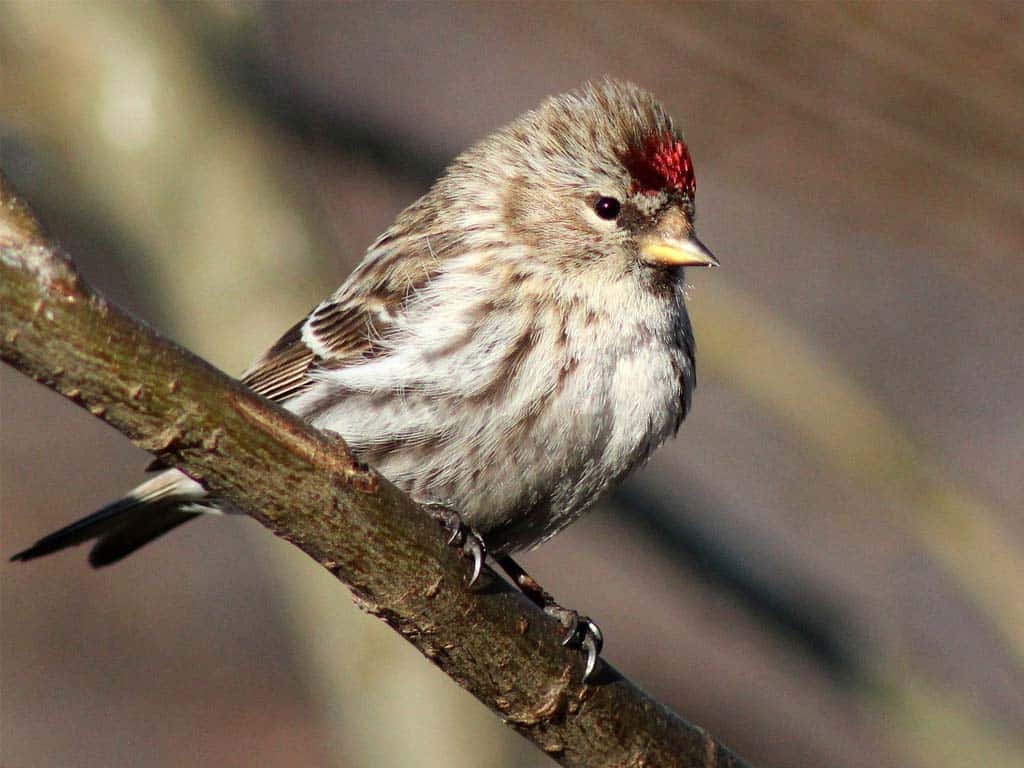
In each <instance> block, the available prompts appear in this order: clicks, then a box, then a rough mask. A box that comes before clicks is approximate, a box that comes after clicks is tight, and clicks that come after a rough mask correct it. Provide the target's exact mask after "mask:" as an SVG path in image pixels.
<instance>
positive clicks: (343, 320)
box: [13, 80, 718, 676]
mask: <svg viewBox="0 0 1024 768" xmlns="http://www.w3.org/2000/svg"><path fill="white" fill-rule="evenodd" d="M694 193H695V181H694V174H693V164H692V162H691V160H690V154H689V151H688V150H687V147H686V144H685V143H684V141H683V138H682V136H681V134H680V133H679V132H678V131H677V130H676V129H675V128H673V125H672V121H671V119H670V118H669V117H668V115H667V114H666V113H665V111H664V109H663V108H662V106H661V105H660V104H659V103H658V102H657V101H656V100H655V99H654V97H653V96H651V95H650V94H649V93H647V92H646V91H644V90H641V89H640V88H637V87H636V86H634V85H631V84H627V83H622V82H618V81H614V80H605V81H603V82H601V83H598V84H588V85H585V86H584V87H583V88H581V89H580V90H577V91H573V92H571V93H567V94H564V95H562V96H558V97H554V98H550V99H548V100H546V101H545V102H543V103H542V104H541V105H540V106H539V107H538V108H537V109H535V110H533V111H531V112H527V113H526V114H524V115H522V116H521V117H519V118H518V119H517V120H515V121H514V122H512V123H511V124H509V125H508V126H506V127H504V128H502V129H501V130H499V131H497V132H496V133H494V134H493V135H491V136H489V137H487V138H486V139H484V140H483V141H481V142H479V143H478V144H477V145H476V146H474V147H472V148H471V149H469V150H468V151H467V152H465V153H464V154H462V155H460V156H459V157H458V158H456V160H455V161H454V162H453V163H452V164H451V166H450V167H449V168H448V169H447V171H446V172H445V173H444V175H443V176H442V177H441V178H440V179H439V180H438V181H437V182H436V183H435V184H434V186H433V187H432V188H431V189H430V191H429V192H427V193H426V194H425V195H424V196H423V197H421V198H420V199H419V200H417V201H416V202H414V203H413V204H412V205H410V206H409V207H408V208H407V209H405V210H404V211H403V212H402V213H401V214H399V216H398V218H397V219H396V220H395V222H394V224H393V225H392V226H391V227H390V228H389V229H388V230H387V231H386V232H384V233H383V234H382V235H381V236H380V237H379V238H378V239H377V241H376V242H375V243H373V245H371V246H370V248H369V250H368V251H367V253H366V256H365V257H364V259H363V261H362V263H361V264H360V265H359V266H358V267H357V268H356V269H355V271H354V272H353V273H352V274H351V275H350V276H349V278H348V279H347V280H346V281H345V282H344V283H343V284H342V286H341V287H340V288H339V289H338V290H337V291H335V292H334V294H332V295H331V296H330V297H329V298H327V299H326V300H325V301H323V302H322V303H321V304H320V305H319V306H317V307H316V309H314V310H313V311H312V312H311V313H310V315H309V316H308V317H306V318H305V319H304V320H302V321H301V322H299V323H298V324H296V325H295V326H294V327H293V328H291V330H289V331H288V332H287V333H285V334H284V336H282V337H281V339H280V340H279V341H278V342H277V343H276V344H274V346H272V347H271V348H270V349H269V350H268V351H267V352H266V353H265V354H264V355H263V356H262V357H260V358H259V359H258V360H257V361H256V362H255V363H254V364H253V365H252V366H251V367H250V368H249V370H248V371H246V372H245V374H244V375H243V377H242V380H243V381H244V382H245V383H246V384H247V385H249V386H250V387H251V388H252V389H253V390H255V391H256V392H257V393H259V394H261V395H263V396H264V397H267V398H270V399H271V400H275V401H277V402H279V403H281V404H282V405H284V407H286V408H288V409H289V410H291V411H293V412H294V413H296V414H298V415H299V416H301V417H302V418H303V419H305V420H306V421H308V422H309V423H311V424H312V425H313V426H315V427H318V428H322V429H329V430H331V431H333V432H337V433H339V434H340V435H341V436H342V437H343V438H344V439H345V441H346V443H348V445H349V447H350V448H351V450H352V452H353V454H354V455H355V456H356V457H357V458H358V459H359V460H360V461H363V462H366V463H368V464H370V465H371V466H373V467H375V468H376V469H377V470H378V471H379V472H380V473H381V474H382V475H384V476H385V477H387V478H388V479H389V480H391V482H393V483H394V484H395V485H397V486H398V487H399V488H402V489H403V490H405V491H406V492H407V493H409V494H410V496H411V497H412V498H413V499H414V500H416V501H417V502H419V503H420V504H422V505H424V506H425V507H426V508H427V509H428V510H430V511H431V513H432V514H434V515H435V517H437V519H438V520H439V521H440V522H441V523H442V524H443V525H445V526H446V527H447V528H448V530H449V531H450V532H451V543H453V544H454V545H457V546H460V547H462V548H463V549H464V550H465V552H466V553H467V554H468V555H470V556H472V557H473V559H474V567H473V576H472V579H471V583H472V581H473V580H475V578H476V576H477V574H478V573H479V570H480V567H481V564H482V562H483V559H484V557H485V555H486V554H489V555H491V556H492V557H493V558H494V559H495V560H496V562H498V563H499V565H501V566H502V567H503V568H504V569H505V570H506V571H507V572H508V573H509V575H510V576H512V578H513V580H515V582H516V583H517V584H518V585H519V586H520V587H521V588H522V589H523V591H524V592H525V593H526V594H527V595H528V596H529V597H530V598H531V599H533V600H534V601H535V602H537V603H538V604H540V605H541V606H542V607H543V608H544V609H545V610H547V611H548V612H549V613H551V614H553V615H555V616H556V617H558V618H559V619H560V620H561V621H562V622H563V624H564V625H565V626H566V629H567V630H569V636H568V637H567V640H566V642H567V643H569V644H572V645H575V646H576V647H581V648H584V649H585V650H586V651H587V660H586V673H585V674H586V675H587V676H589V675H590V674H591V672H592V671H593V669H594V665H595V663H596V658H597V655H598V654H599V653H600V648H601V633H600V630H599V629H598V628H597V626H596V625H595V624H594V623H593V622H591V621H590V620H589V619H586V618H585V617H580V616H579V615H577V614H576V612H575V611H571V610H568V609H565V608H562V607H561V606H559V605H557V604H556V603H555V602H554V601H553V600H552V599H551V597H550V596H549V595H547V593H546V592H544V591H543V590H542V589H541V588H540V587H539V586H538V585H537V584H536V582H534V581H533V580H532V579H531V578H530V577H529V576H528V575H527V574H526V573H525V572H524V571H523V570H522V569H521V568H519V567H518V566H517V565H516V564H515V562H514V561H512V560H511V558H510V557H509V555H510V554H511V553H513V552H515V551H517V550H521V549H524V548H529V547H533V546H536V545H537V544H540V543H541V542H543V541H545V540H546V539H548V538H549V537H551V536H553V535H554V534H556V533H557V532H558V531H560V530H561V529H562V528H564V527H565V526H566V525H568V524H569V523H571V522H572V521H573V520H575V519H576V518H578V517H579V516H580V515H581V514H582V513H583V512H584V511H586V510H587V509H588V508H589V507H590V506H591V505H593V503H594V501H595V500H596V499H597V498H598V497H599V496H600V495H601V494H602V493H604V492H605V491H607V490H609V489H610V488H613V487H614V486H615V485H617V484H618V483H619V482H620V481H621V480H622V479H623V477H625V476H626V474H627V473H629V472H630V471H631V470H632V469H634V468H635V467H637V466H638V465H640V464H641V463H643V461H644V460H646V459H647V458H648V457H649V456H650V454H651V452H652V451H654V449H655V448H657V447H658V446H659V445H661V443H663V442H664V441H665V440H666V439H667V438H668V437H670V436H671V435H673V434H675V433H676V431H677V430H678V429H679V425H680V423H681V422H682V420H683V418H684V416H685V415H686V413H687V411H688V410H689V407H690V397H691V394H692V391H693V388H694V385H695V383H696V372H695V364H694V340H693V334H692V331H691V329H690V321H689V318H688V317H687V314H686V306H685V303H684V291H683V289H684V283H683V267H685V266H712V265H716V264H717V263H718V262H717V261H716V260H715V258H714V257H713V256H712V255H711V253H710V252H709V251H708V250H707V249H706V248H705V247H704V246H703V245H702V244H701V242H700V241H699V240H698V239H697V237H696V236H695V234H694ZM219 511H233V510H231V509H227V508H225V506H224V505H223V504H222V503H221V502H218V501H216V500H214V499H211V498H210V497H208V496H207V494H206V491H205V490H204V489H203V487H202V486H201V485H199V484H198V483H197V482H195V481H194V480H192V479H190V478H189V477H188V476H186V475H184V474H183V473H181V472H179V471H178V470H174V469H172V470H166V471H162V472H160V474H158V475H156V476H154V477H153V478H152V479H150V480H148V481H147V482H145V483H143V484H142V485H140V486H139V487H138V488H136V489H135V490H134V491H132V492H131V493H130V494H128V495H127V496H126V497H125V498H123V499H121V500H119V501H116V502H114V503H113V504H110V505H109V506H107V507H105V508H103V509H101V510H100V511H98V512H96V513H94V514H93V515H90V516H89V517H86V518H84V519H83V520H80V521H78V522H76V523H73V524H71V525H69V526H68V527H66V528H64V529H62V530H60V531H57V532H56V533H53V534H51V535H49V536H47V537H46V538H44V539H42V540H40V541H39V542H37V543H36V544H35V545H34V546H32V547H31V548H29V549H27V550H25V551H24V552H21V553H19V554H17V555H15V556H14V558H13V559H16V560H30V559H32V558H35V557H39V556H42V555H45V554H49V553H51V552H54V551H57V550H60V549H63V548H65V547H68V546H71V545H74V544H80V543H82V542H85V541H89V540H92V539H96V540H97V542H96V544H95V545H94V546H93V548H92V551H91V553H90V555H89V561H90V563H91V564H92V565H93V566H96V567H99V566H103V565H107V564H109V563H113V562H114V561H116V560H119V559H121V558H123V557H125V556H126V555H128V554H130V553H132V552H134V551H135V550H136V549H138V548H139V547H141V546H143V545H144V544H146V543H147V542H149V541H152V540H153V539H155V538H157V537H158V536H160V535H162V534H164V533H166V532H168V531H170V530H171V529H173V528H175V527H176V526H178V525H180V524H181V523H184V522H187V521H188V520H190V519H192V518H194V517H196V516H197V515H199V514H202V513H204V512H219Z"/></svg>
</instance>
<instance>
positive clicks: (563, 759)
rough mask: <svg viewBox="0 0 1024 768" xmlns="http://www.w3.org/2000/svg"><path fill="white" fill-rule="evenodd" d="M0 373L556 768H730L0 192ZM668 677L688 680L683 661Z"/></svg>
mask: <svg viewBox="0 0 1024 768" xmlns="http://www.w3.org/2000/svg"><path fill="white" fill-rule="evenodd" d="M0 357H2V358H3V360H4V361H5V362H7V363H9V364H11V365H12V366H14V367H15V368H17V369H18V370H20V371H22V372H23V373H25V374H26V375H28V376H31V377H32V378H34V379H35V380H36V381H39V382H41V383H43V384H45V385H46V386H48V387H50V388H51V389H54V390H56V391H57V392H60V393H61V394H62V395H64V396H65V397H67V398H69V399H71V400H72V401H74V402H75V403H77V404H78V405H80V406H82V407H83V408H86V409H88V411H89V412H90V413H92V414H93V415H94V416H96V417H98V418H100V419H102V420H104V421H106V422H107V423H108V424H110V425H112V426H113V427H115V428H116V429H118V430H119V431H120V432H122V433H123V434H125V435H126V436H127V437H128V438H129V439H131V440H132V442H134V443H135V444H136V445H139V446H141V447H142V448H145V449H146V450H148V451H151V452H152V453H154V454H156V455H158V456H160V457H161V458H162V459H163V460H164V461H165V462H167V463H168V464H171V465H174V466H177V467H179V468H180V469H182V470H183V471H185V472H187V473H188V474H189V475H191V476H192V477H194V478H196V479H198V480H200V481H201V482H203V483H204V484H205V485H206V486H208V487H209V488H210V489H211V490H212V491H214V492H216V493H217V494H218V495H221V496H223V497H224V498H226V499H228V500H230V501H231V502H233V503H234V504H235V505H237V506H238V507H239V508H241V509H246V510H248V511H249V513H250V514H251V515H252V516H253V517H254V518H255V519H256V520H258V521H259V522H260V523H262V524H263V525H264V526H266V527H267V528H269V529H270V530H271V531H273V532H274V533H275V534H276V535H278V536H281V537H283V538H285V539H287V540H288V541H290V542H292V543H293V544H295V545H296V546H297V547H299V548H300V549H302V550H303V551H304V552H305V553H306V554H308V555H309V556H310V557H312V558H313V559H314V560H316V561H317V562H318V563H320V564H321V565H322V566H323V567H325V568H327V569H328V570H329V571H330V572H331V573H333V574H334V575H335V576H336V577H337V578H338V579H340V580H341V581H342V582H344V583H345V584H346V585H348V587H349V589H351V591H352V593H353V595H354V598H355V600H356V601H357V603H358V604H359V605H360V606H361V607H362V608H363V609H365V610H367V611H369V612H370V613H372V614H374V615H376V616H378V617H380V618H381V619H383V620H384V621H385V622H387V623H388V624H389V625H390V626H391V627H392V628H394V629H395V630H396V631H397V632H399V633H400V634H401V635H402V636H403V637H405V639H406V640H408V641H409V642H411V643H412V644H413V645H414V646H416V648H418V649H419V650H420V652H421V653H422V654H423V655H424V656H426V657H427V658H428V659H430V660H431V661H432V662H433V663H434V664H436V665H437V666H438V667H440V668H441V669H442V670H444V672H445V673H446V674H447V675H449V676H450V677H451V678H453V679H454V680H455V681H456V682H458V683H459V684H460V685H461V686H462V687H464V688H465V689H466V690H468V691H469V692H470V693H472V694H473V695H474V696H475V697H476V698H477V699H479V700H480V701H481V702H483V703H484V704H486V705H487V706H488V707H489V708H490V709H491V710H493V711H494V712H495V714H497V715H498V716H499V717H500V718H502V720H504V721H505V722H506V723H508V724H509V725H510V726H512V727H513V728H515V729H516V730H517V731H519V732H520V733H521V734H523V735H524V736H525V737H526V738H528V739H530V740H531V741H532V742H534V743H535V744H536V745H537V746H538V747H540V748H541V749H543V750H544V751H545V752H547V753H548V754H550V755H551V756H552V757H553V758H554V759H556V760H557V761H558V762H560V763H561V764H563V765H567V766H599V765H607V766H611V765H614V766H659V767H660V766H702V767H703V766H715V765H717V766H742V765H744V763H743V762H742V761H741V760H740V759H739V758H737V757H735V756H734V755H732V754H731V753H730V752H729V751H728V750H727V749H725V747H723V746H721V745H720V744H718V743H717V742H716V741H715V740H714V739H712V738H711V737H710V736H708V735H707V734H706V733H705V732H704V731H703V730H701V729H700V728H698V727H696V726H693V725H690V724H689V723H687V722H686V721H684V720H682V719H681V718H679V717H678V716H677V715H675V714H674V713H673V712H671V711H670V710H668V709H667V708H666V707H664V706H662V705H660V704H658V703H657V702H655V701H653V700H652V699H650V698H649V697H648V696H646V695H645V694H644V693H643V692H642V691H640V690H639V689H638V688H637V687H636V686H635V685H633V684H632V683H630V682H629V681H628V680H625V679H624V678H622V677H621V676H620V675H619V674H618V673H617V672H616V671H615V670H614V669H612V668H611V667H610V666H608V665H604V666H603V667H602V668H601V669H600V671H599V673H598V680H597V681H596V684H592V685H583V684H582V682H581V679H580V677H581V671H582V663H581V659H580V658H579V656H578V655H577V654H576V653H574V652H572V651H569V650H566V649H565V648H562V647H561V645H560V643H559V641H560V638H561V635H562V634H563V630H562V628H561V626H560V625H558V624H557V623H556V622H554V621H553V620H552V619H549V618H548V617H547V616H545V615H544V614H543V613H542V612H541V611H539V610H538V609H537V608H535V607H534V606H533V605H532V604H531V603H529V602H528V601H527V600H526V599H525V598H524V597H523V596H522V595H520V594H519V593H518V592H516V591H514V590H513V589H512V588H511V587H509V586H508V585H507V584H506V583H505V582H504V581H502V580H501V579H500V578H498V577H497V576H495V575H494V574H493V573H491V572H490V571H485V573H484V575H483V576H482V578H481V583H480V586H479V587H477V588H475V589H474V590H473V591H470V590H468V589H467V588H466V586H465V583H466V576H467V573H468V569H467V565H466V563H465V562H464V561H462V560H461V559H460V558H459V557H458V555H457V554H456V553H455V552H454V551H452V550H451V549H450V548H448V547H446V546H444V543H443V537H442V534H441V531H440V530H439V529H438V527H437V526H436V525H435V523H434V522H433V521H432V520H431V519H430V518H429V517H428V516H427V515H425V514H423V513H422V512H420V511H418V510H417V508H416V506H415V505H414V504H413V503H412V501H410V500H409V499H408V497H406V496H405V495H404V494H402V493H401V492H400V491H398V490H397V489H396V488H395V487H394V486H392V485H391V484H390V483H388V482H387V481H386V480H384V479H383V478H381V477H380V476H379V475H377V474H376V473H375V472H374V471H373V470H372V469H370V468H368V467H365V466H361V465H360V464H358V463H357V462H355V461H354V460H353V459H352V457H351V455H350V454H349V452H348V449H347V448H346V447H345V445H344V443H343V442H342V441H341V440H340V439H338V438H335V437H332V436H329V435H326V434H324V433H321V432H318V431H316V430H314V429H312V428H310V427H309V426H308V425H306V424H304V423H302V422H301V421H300V420H298V419H297V418H295V417H294V416H293V415H292V414H290V413H288V412H287V411H285V410H283V409H282V408H280V407H278V406H276V405H274V404H273V403H270V402H269V401H266V400H264V399H262V398H260V397H258V396H256V395H254V394H253V393H252V392H250V391H249V390H248V389H246V388H245V387H243V386H242V385H241V384H239V383H238V382H237V381H235V380H234V379H232V378H230V377H229V376H227V375H225V374H223V373H221V372H220V371H218V370H216V369H215V368H213V367H212V366H210V365H209V364H207V363H206V362H204V361H203V360H201V359H199V358H197V357H196V356H195V355H193V354H191V353H189V352H188V351H187V350H184V349H182V348H180V347H178V346H177V345H175V344H173V343H171V342H169V341H167V340H166V339H163V338H161V337H160V336H158V335H157V334H156V333H154V332H153V331H152V330H151V329H150V328H148V327H146V326H144V325H143V324H141V323H139V322H138V321H136V320H134V319H132V318H131V317H129V316H128V315H127V314H125V313H124V312H123V311H121V310H119V309H118V308H117V307H114V306H111V305H110V304H109V303H107V302H106V301H105V300H104V299H103V298H102V297H100V296H99V295H98V294H97V293H96V292H95V291H93V290H92V289H91V288H90V287H89V286H88V285H86V284H85V283H84V281H83V280H82V279H81V277H80V276H79V275H78V273H77V271H76V269H75V267H74V265H73V263H72V262H71V261H70V259H68V258H67V256H65V255H64V254H63V253H61V252H60V251H59V250H58V249H57V248H56V247H55V246H53V245H52V244H51V243H49V242H48V241H47V240H46V238H45V237H44V236H43V235H42V234H41V232H40V230H39V227H38V226H37V224H36V222H35V220H34V218H33V216H32V214H31V213H30V212H29V210H28V209H27V208H26V207H25V206H24V205H23V204H22V203H21V202H20V201H19V200H18V199H17V198H16V197H15V196H14V194H13V192H12V191H11V189H10V187H9V185H8V183H7V181H6V179H5V178H4V177H3V176H2V175H0ZM680 663H685V660H681V662H680Z"/></svg>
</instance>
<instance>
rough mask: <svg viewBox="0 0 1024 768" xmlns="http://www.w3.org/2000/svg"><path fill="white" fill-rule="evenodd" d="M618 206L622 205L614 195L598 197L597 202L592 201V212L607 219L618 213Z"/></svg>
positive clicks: (609, 219)
mask: <svg viewBox="0 0 1024 768" xmlns="http://www.w3.org/2000/svg"><path fill="white" fill-rule="evenodd" d="M620 208H622V206H621V205H620V204H619V201H618V200H616V199H615V198H614V197H599V198H598V199H597V202H596V203H594V213H596V214H597V215H598V216H600V217H601V218H602V219H608V221H611V220H612V219H614V218H615V217H617V216H618V215H619V209H620Z"/></svg>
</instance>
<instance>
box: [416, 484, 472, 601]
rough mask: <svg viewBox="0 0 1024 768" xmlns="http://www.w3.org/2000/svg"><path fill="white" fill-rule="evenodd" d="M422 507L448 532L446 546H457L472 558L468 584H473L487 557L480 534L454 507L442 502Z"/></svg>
mask: <svg viewBox="0 0 1024 768" xmlns="http://www.w3.org/2000/svg"><path fill="white" fill-rule="evenodd" d="M423 507H424V509H426V510H427V512H429V513H430V515H431V517H433V518H434V519H435V520H437V522H438V523H440V524H441V526H442V527H443V528H444V529H445V530H446V531H447V532H448V533H449V534H450V535H449V537H448V546H450V547H458V548H459V549H461V550H462V553H463V554H464V555H465V556H466V557H472V558H473V573H472V575H471V576H470V578H469V586H473V585H474V584H475V583H476V580H477V579H478V578H480V571H481V570H482V569H483V567H484V560H486V559H487V547H486V546H485V545H484V540H483V539H482V538H480V534H479V533H477V532H476V531H474V530H473V529H472V528H470V527H469V526H468V525H466V524H465V523H464V522H462V516H461V515H459V513H458V512H456V511H455V510H454V509H451V508H450V507H446V506H444V505H443V504H432V503H428V504H424V505H423Z"/></svg>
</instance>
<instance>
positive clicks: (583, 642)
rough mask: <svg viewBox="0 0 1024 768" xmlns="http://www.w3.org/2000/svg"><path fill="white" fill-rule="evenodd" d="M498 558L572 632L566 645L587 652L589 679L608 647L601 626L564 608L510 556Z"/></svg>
mask: <svg viewBox="0 0 1024 768" xmlns="http://www.w3.org/2000/svg"><path fill="white" fill-rule="evenodd" d="M494 561H495V562H496V563H497V564H498V565H500V566H501V569H502V570H503V571H505V573H507V574H508V576H509V578H510V579H512V581H513V582H514V583H515V585H516V586H517V587H519V589H520V590H522V592H523V594H524V595H526V596H527V597H528V598H530V601H531V602H533V603H534V604H535V605H537V606H538V607H539V608H540V609H541V610H542V611H544V613H546V614H547V615H548V616H553V617H554V618H556V619H558V621H560V622H561V624H562V626H563V627H565V628H566V629H567V630H568V632H569V634H568V635H566V637H565V639H564V640H563V641H562V645H565V646H568V647H570V648H579V649H581V650H584V651H586V653H587V665H586V668H585V670H584V672H583V682H588V681H589V680H590V676H591V675H592V674H593V673H594V669H595V667H596V666H597V657H598V656H600V655H601V648H602V647H603V646H604V636H603V635H602V634H601V628H600V627H599V626H597V624H595V623H594V622H593V621H591V620H590V618H589V617H588V616H580V615H579V613H577V612H576V611H574V610H572V609H571V608H564V607H562V606H561V605H559V604H558V603H556V602H555V599H554V598H553V597H551V595H550V594H548V592H547V591H546V590H545V589H544V588H543V587H541V585H540V584H538V583H537V580H536V579H534V578H533V576H531V575H530V574H528V573H527V572H526V571H524V570H523V568H522V566H520V565H519V563H517V562H516V561H515V560H513V559H512V558H511V557H509V556H508V555H497V556H495V558H494Z"/></svg>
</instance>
